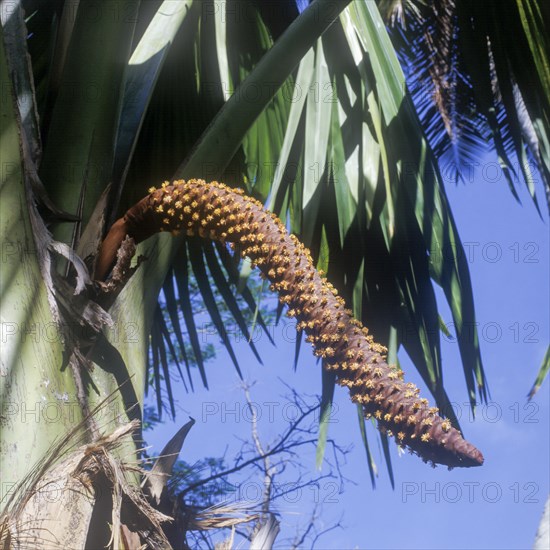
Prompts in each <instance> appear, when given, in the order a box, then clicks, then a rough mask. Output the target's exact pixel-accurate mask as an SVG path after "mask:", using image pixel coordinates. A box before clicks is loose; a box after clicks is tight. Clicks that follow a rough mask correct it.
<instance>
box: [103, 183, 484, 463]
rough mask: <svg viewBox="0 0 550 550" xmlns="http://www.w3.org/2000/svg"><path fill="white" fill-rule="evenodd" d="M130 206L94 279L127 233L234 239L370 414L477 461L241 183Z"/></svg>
mask: <svg viewBox="0 0 550 550" xmlns="http://www.w3.org/2000/svg"><path fill="white" fill-rule="evenodd" d="M149 191H150V194H149V195H147V196H146V197H145V198H144V199H142V200H141V201H140V202H138V203H137V204H136V205H135V206H133V207H132V208H130V210H128V212H127V213H126V215H125V216H124V217H123V218H121V219H120V220H118V221H117V222H116V223H115V224H114V225H113V227H112V228H111V231H110V232H109V234H108V235H107V237H106V238H105V240H104V242H103V244H102V247H101V250H100V253H99V255H98V260H97V264H96V273H95V278H96V279H97V280H104V279H105V277H106V276H107V275H108V273H109V271H110V270H111V268H112V267H113V264H114V262H115V259H116V252H117V250H118V247H119V246H120V244H121V242H122V240H123V239H124V238H125V236H126V235H128V236H130V237H132V238H133V239H134V240H135V241H136V242H141V241H143V240H145V239H147V238H148V237H150V236H151V235H153V234H155V233H157V232H159V231H169V232H172V233H174V234H177V233H179V232H180V231H183V232H185V233H186V234H187V235H190V236H191V235H200V236H202V237H206V238H210V239H213V240H217V241H220V242H222V243H228V244H229V245H231V246H232V247H235V248H236V249H237V251H238V252H239V253H240V254H241V255H242V256H243V257H244V256H247V257H248V258H250V260H251V262H252V264H253V265H256V266H258V268H259V269H260V270H261V272H262V273H263V274H264V275H265V276H266V277H267V278H268V279H269V281H270V282H271V288H272V289H273V290H276V291H277V292H278V293H279V299H280V301H281V302H283V303H285V304H287V305H288V308H289V309H288V315H289V316H290V317H296V319H297V321H298V323H297V329H298V330H304V331H305V332H306V334H307V340H308V341H309V342H310V343H311V344H312V346H313V348H314V353H315V355H317V356H319V357H323V358H324V359H325V364H326V366H327V368H329V369H330V370H333V371H334V372H335V373H336V378H337V381H338V383H339V384H340V385H342V386H346V387H348V388H349V391H350V394H351V399H352V401H354V402H356V403H360V404H361V405H362V407H363V410H364V413H365V416H366V417H367V418H370V417H371V416H374V417H375V418H376V419H377V421H378V426H379V428H380V429H382V430H385V431H386V432H387V433H388V434H390V435H393V436H395V438H396V439H397V442H398V443H399V444H400V445H403V446H407V447H408V448H409V449H410V450H412V451H413V452H415V453H417V454H418V455H420V457H422V458H423V459H424V461H426V462H427V461H431V462H433V463H439V464H445V465H447V466H449V467H455V466H463V467H468V466H479V465H481V464H482V463H483V456H482V454H481V453H480V452H479V451H478V450H477V449H476V448H475V447H474V446H473V445H471V444H470V443H468V442H467V441H465V440H464V439H463V438H462V435H461V434H460V432H459V431H458V430H456V429H455V428H453V427H452V426H451V423H450V422H449V420H447V419H444V418H442V417H441V416H439V415H438V410H437V408H433V407H430V406H429V404H428V401H427V400H426V399H424V398H420V397H419V396H418V394H419V390H418V388H416V387H415V386H414V384H411V383H405V382H404V381H403V379H402V378H403V376H402V374H403V373H402V372H401V371H400V370H398V369H396V368H395V367H391V366H389V365H388V364H387V362H386V359H385V357H386V356H385V353H386V349H385V348H384V347H383V346H381V345H379V344H376V343H375V342H374V341H373V339H372V336H370V335H369V334H368V330H367V328H366V327H363V325H362V324H361V322H360V321H358V320H357V319H354V318H353V317H352V314H351V311H349V310H348V309H346V308H345V303H344V300H343V299H342V298H341V297H340V296H338V292H337V291H336V289H335V288H334V287H333V286H332V285H331V284H330V283H329V282H328V281H327V280H326V279H325V278H324V277H322V276H321V274H320V273H319V272H318V271H317V270H316V269H315V267H314V265H313V262H312V258H311V256H310V254H309V251H308V250H307V249H306V248H305V247H304V245H303V244H302V243H300V241H299V240H298V239H297V238H296V237H295V236H294V235H289V234H288V232H287V230H286V228H285V227H284V225H283V224H282V223H281V221H280V220H279V219H278V218H277V217H276V216H275V215H274V214H270V213H269V212H267V211H266V210H264V208H263V206H262V204H261V203H260V202H259V201H257V200H255V199H252V198H249V197H246V196H244V195H243V193H242V191H240V190H238V189H231V188H229V187H227V186H225V185H223V184H220V183H217V182H212V183H206V182H204V181H203V180H189V181H187V182H186V181H176V182H173V183H172V184H169V183H168V182H165V183H164V184H163V185H162V187H161V188H160V189H154V188H151V189H150V190H149Z"/></svg>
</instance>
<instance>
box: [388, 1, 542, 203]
mask: <svg viewBox="0 0 550 550" xmlns="http://www.w3.org/2000/svg"><path fill="white" fill-rule="evenodd" d="M379 6H380V9H381V11H382V13H383V15H384V16H385V17H386V20H388V21H390V22H393V25H392V26H393V27H394V29H393V31H392V32H391V36H392V39H393V43H394V44H395V45H396V48H397V51H398V54H399V56H400V59H401V61H402V64H403V65H404V66H405V67H407V70H408V73H409V82H410V83H411V84H412V90H413V95H414V100H415V104H416V105H417V107H418V111H419V113H420V116H421V121H422V125H423V126H424V128H425V129H426V131H427V135H428V139H429V141H430V143H431V145H432V147H433V148H434V150H435V152H436V154H437V156H438V157H442V158H444V159H445V163H446V164H448V165H449V166H448V167H447V170H448V172H447V173H448V174H449V175H450V176H452V177H453V178H454V177H456V174H458V175H460V174H462V176H463V177H464V179H468V178H469V177H471V176H468V174H469V173H471V172H470V171H471V168H472V166H475V165H476V164H475V163H476V162H477V161H476V155H477V154H478V153H479V151H480V150H481V149H482V148H483V147H484V146H485V144H486V142H487V141H489V142H490V143H491V144H492V146H493V147H494V149H495V150H496V152H497V154H498V158H499V162H500V165H501V168H502V174H503V175H504V176H505V179H506V180H507V182H508V184H509V186H510V189H511V191H512V193H513V194H514V196H515V197H516V199H518V200H519V197H518V194H517V191H516V186H517V184H518V181H520V180H523V181H524V183H525V185H526V186H527V189H528V192H529V194H530V195H531V197H532V199H533V201H534V202H535V204H536V205H537V208H538V207H539V200H540V199H538V198H537V196H536V192H535V182H536V181H537V177H538V175H539V174H540V177H541V178H542V181H543V186H544V188H545V190H546V199H547V201H548V203H549V205H550V147H549V145H550V140H549V135H548V129H549V128H550V59H549V53H548V52H549V51H550V47H549V46H550V39H549V37H550V8H549V4H548V2H539V1H537V0H504V1H502V0H488V1H486V2H475V1H474V0H471V1H470V0H466V1H457V0H438V1H430V2H422V1H416V0H380V2H379ZM397 21H400V24H399V25H398V24H397V23H396V22H397ZM511 41H513V47H511ZM446 153H448V154H446ZM472 163H473V164H472ZM490 177H491V178H494V177H495V176H494V175H493V174H491V176H490Z"/></svg>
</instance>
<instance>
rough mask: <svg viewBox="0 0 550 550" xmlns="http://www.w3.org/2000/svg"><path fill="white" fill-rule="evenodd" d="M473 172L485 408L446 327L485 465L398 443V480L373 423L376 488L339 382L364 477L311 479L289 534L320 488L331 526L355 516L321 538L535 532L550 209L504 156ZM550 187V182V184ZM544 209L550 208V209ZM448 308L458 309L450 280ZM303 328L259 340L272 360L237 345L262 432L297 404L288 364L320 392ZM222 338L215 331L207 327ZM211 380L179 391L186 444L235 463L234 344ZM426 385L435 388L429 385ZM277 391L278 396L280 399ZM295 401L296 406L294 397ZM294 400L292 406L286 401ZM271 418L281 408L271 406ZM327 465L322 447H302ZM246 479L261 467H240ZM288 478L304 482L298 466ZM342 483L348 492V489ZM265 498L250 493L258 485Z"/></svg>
mask: <svg viewBox="0 0 550 550" xmlns="http://www.w3.org/2000/svg"><path fill="white" fill-rule="evenodd" d="M471 180H472V181H470V182H467V183H466V184H462V183H461V184H458V185H456V184H455V183H454V182H451V181H448V182H446V184H447V185H446V187H447V191H448V195H449V198H450V202H451V205H452V208H453V212H454V214H455V217H456V221H457V225H458V228H459V233H460V236H461V239H462V242H463V244H464V245H465V248H466V253H467V254H468V255H469V265H470V272H471V276H472V280H473V289H474V297H475V303H476V312H477V320H478V322H479V330H480V338H481V349H482V354H483V360H484V364H485V369H486V372H487V377H488V381H489V388H490V391H491V402H490V403H489V404H488V405H482V406H480V407H479V408H478V410H477V414H476V418H475V420H474V419H473V418H472V417H471V414H470V412H469V409H468V406H467V403H466V402H467V394H466V387H465V383H464V379H463V374H462V365H461V362H460V356H459V353H458V349H457V345H456V343H454V342H452V341H450V340H449V339H448V338H446V337H442V352H443V362H444V376H445V385H446V387H447V389H448V393H449V395H450V397H451V400H452V401H453V403H455V404H456V411H457V413H458V415H459V416H460V422H461V425H462V429H463V431H464V433H465V436H466V437H467V439H469V440H470V441H471V442H472V443H474V444H475V445H476V446H478V447H479V448H480V449H481V450H482V452H483V454H484V456H485V464H484V465H483V466H482V467H481V468H475V469H455V470H452V471H448V470H447V469H446V468H444V467H437V468H435V469H432V468H431V467H429V466H428V465H426V464H424V463H423V462H422V461H421V460H420V459H419V458H418V457H415V456H411V455H408V454H405V455H402V456H400V455H399V454H398V451H397V447H396V446H395V445H393V444H392V445H391V452H392V462H393V467H394V474H395V489H394V490H393V489H392V488H391V484H390V481H389V478H388V475H387V471H386V468H385V464H384V460H383V457H382V455H381V450H380V447H379V444H378V438H377V434H376V433H375V431H374V430H370V431H369V432H368V435H369V440H370V442H371V446H372V449H373V453H374V458H375V460H376V463H377V465H378V467H379V476H378V479H377V487H376V489H372V487H371V483H370V478H369V474H368V469H367V462H366V458H365V451H364V448H363V447H362V442H361V438H360V434H359V430H358V425H357V419H356V412H355V408H354V407H353V406H352V405H351V403H350V401H349V399H348V396H347V391H344V390H343V389H341V388H337V390H336V396H335V410H334V413H333V415H332V423H331V428H330V434H329V435H330V436H332V437H334V438H335V439H336V440H337V442H338V443H339V444H340V445H341V446H343V447H347V446H348V445H352V446H353V449H352V451H351V452H350V453H349V455H348V456H347V464H346V465H345V466H343V474H344V475H345V476H346V477H348V478H351V479H353V480H354V481H355V483H356V484H355V485H354V484H351V483H347V484H345V486H344V487H340V486H339V485H337V486H335V484H334V481H332V480H328V481H327V480H325V481H324V482H321V485H320V488H319V492H318V493H317V495H316V497H315V496H314V494H313V491H311V490H309V491H307V490H304V491H302V492H301V493H300V494H298V495H294V497H292V498H289V499H287V500H284V499H283V500H282V501H280V502H279V504H278V506H277V511H278V512H279V513H280V514H281V517H282V522H283V533H282V535H281V536H285V535H286V536H292V534H293V532H294V529H295V528H296V522H298V523H299V522H300V521H301V522H302V523H303V522H305V521H306V519H307V514H308V513H309V511H310V509H311V507H312V504H313V500H314V498H317V500H319V501H321V503H322V505H323V507H322V522H321V523H320V528H321V529H322V528H323V526H325V527H326V526H329V525H331V524H333V523H336V522H338V521H340V522H341V524H342V526H343V528H342V529H337V530H334V531H331V532H329V533H327V534H326V535H325V536H324V537H323V538H321V539H320V540H319V542H318V543H317V545H316V548H388V549H398V548H399V549H406V548H410V549H421V548H422V549H428V548H434V549H435V548H449V549H459V548H480V549H482V548H483V549H489V548H495V549H504V548H506V549H508V548H509V549H512V548H513V549H516V548H517V549H523V548H529V547H531V545H532V542H533V539H534V535H535V532H536V528H537V525H538V522H539V519H540V514H541V512H542V509H543V506H544V502H545V500H546V497H547V495H548V492H549V468H548V465H549V463H550V444H549V438H548V433H550V426H549V424H550V422H549V418H550V414H549V384H548V382H546V383H545V384H544V386H543V387H542V389H541V390H540V391H539V393H538V394H537V395H536V396H535V398H534V399H533V401H532V402H530V403H529V402H527V399H526V395H527V392H528V391H529V389H530V387H531V385H532V382H533V380H534V379H535V376H536V374H537V372H538V369H539V367H540V364H541V361H542V358H543V356H544V353H545V350H546V346H547V345H548V335H549V332H550V326H549V318H548V317H549V316H548V311H549V308H548V304H549V303H550V296H549V285H548V281H549V280H550V276H549V274H550V272H549V252H548V251H549V248H550V247H549V234H548V217H547V215H546V213H545V214H544V220H541V219H540V217H539V216H538V214H537V213H536V210H535V208H534V206H533V204H532V203H531V201H530V198H529V196H528V195H527V193H526V192H525V191H523V186H522V185H521V186H519V188H520V196H521V198H522V201H523V203H524V204H523V206H521V205H519V204H517V203H516V201H515V200H514V198H513V197H512V195H511V193H510V191H509V190H508V188H507V185H506V182H505V181H504V179H503V177H502V174H500V175H499V170H498V168H497V165H496V163H495V159H494V158H493V157H491V156H488V157H486V159H484V161H483V162H481V163H480V165H479V166H478V167H477V168H476V170H475V171H474V173H473V174H472V178H471ZM539 191H540V187H539ZM543 210H544V209H543ZM438 300H439V306H440V311H441V315H442V317H443V319H444V320H445V321H449V320H450V319H451V316H450V312H449V309H448V307H447V306H446V304H445V302H444V300H443V297H442V293H439V292H438ZM292 334H293V333H292V331H291V330H285V329H284V328H283V327H279V328H276V329H275V330H274V336H275V341H276V348H273V346H271V344H269V342H268V341H267V339H266V338H265V337H264V338H261V339H260V340H259V341H258V342H257V345H258V348H259V350H260V354H261V356H262V358H263V359H264V366H261V365H259V364H258V363H257V361H256V360H255V358H254V357H253V355H252V354H251V353H250V351H249V350H248V348H247V345H246V344H245V343H244V342H242V341H241V342H240V343H239V342H236V348H237V350H238V353H239V355H240V357H241V359H242V365H243V366H244V377H245V379H246V380H248V381H255V382H256V384H255V386H254V387H253V389H252V399H253V401H254V402H255V404H256V407H257V410H258V412H259V414H261V415H262V419H261V422H260V428H259V430H260V436H261V438H262V440H263V441H264V442H266V443H268V442H270V441H274V440H275V439H276V438H277V436H278V434H280V433H281V431H282V430H283V429H284V426H285V425H286V424H285V421H286V420H288V418H289V417H290V416H291V413H289V412H288V411H290V409H289V408H288V407H289V406H288V405H285V404H286V401H285V400H284V399H282V398H281V395H283V394H285V393H288V391H287V389H286V388H285V387H284V386H283V385H282V383H281V382H280V380H279V377H280V378H281V379H283V380H284V381H285V382H286V383H287V384H289V385H290V386H292V387H294V388H296V389H297V390H298V391H300V392H303V393H304V394H309V395H312V394H319V393H320V391H321V383H320V368H319V366H318V365H317V364H316V361H315V358H314V357H313V356H312V355H311V354H310V353H309V350H308V347H307V346H305V345H304V346H303V348H302V353H301V360H300V363H299V366H298V370H297V372H296V373H294V371H293V368H292V364H293V355H294V344H293V343H292V342H291V339H292ZM206 338H211V339H212V340H211V341H212V342H213V343H217V337H216V336H213V335H212V336H206ZM400 361H401V363H402V365H403V368H404V370H405V372H406V373H407V378H408V379H410V380H411V381H413V382H415V383H417V384H418V385H419V386H420V387H421V388H424V386H423V383H422V381H421V380H420V379H419V377H418V375H417V374H416V371H415V370H414V367H412V366H411V365H410V362H409V361H408V358H407V357H406V355H404V354H401V355H400ZM207 372H208V378H209V381H210V386H211V390H210V391H206V390H203V389H200V388H199V389H197V391H196V393H194V394H185V393H184V391H183V388H181V391H180V393H179V396H180V398H179V411H178V415H179V416H178V422H179V424H180V425H181V423H184V422H185V421H186V420H187V415H191V416H193V417H194V418H195V419H196V420H197V424H196V425H195V426H194V427H193V429H192V431H191V433H190V435H189V437H188V440H187V441H186V444H185V446H184V449H183V452H182V458H184V459H185V460H186V461H188V462H193V461H195V460H199V459H201V458H203V457H205V456H221V455H223V454H224V453H225V455H226V457H227V459H228V462H229V463H231V457H232V456H233V453H235V452H237V451H238V450H239V448H240V446H241V441H240V440H239V439H238V438H241V439H242V438H248V437H250V426H251V424H250V421H249V417H248V415H247V410H246V407H245V404H244V398H243V393H242V390H241V389H240V388H239V382H238V378H237V376H236V373H235V370H234V368H233V366H232V365H231V363H230V360H229V357H228V355H227V353H226V352H225V351H224V350H223V349H220V350H219V352H218V357H217V359H216V360H215V361H213V362H212V363H211V364H209V365H208V369H207ZM423 393H424V394H426V395H427V394H428V392H427V391H426V390H425V389H424V391H423ZM273 403H276V404H275V405H274V404H273ZM285 406H286V409H285ZM285 411H286V412H285ZM270 417H271V418H270ZM175 429H176V426H174V425H172V424H171V423H166V424H165V425H163V426H160V427H159V428H158V429H157V430H155V431H154V432H152V433H151V432H149V433H147V439H148V441H149V442H150V443H151V444H153V445H154V448H153V452H155V451H156V452H160V450H161V448H162V446H163V444H164V443H165V442H166V441H167V439H168V438H169V437H170V436H171V435H172V434H173V432H174V431H175ZM300 459H301V460H302V462H303V464H304V465H305V467H306V469H309V470H308V471H309V472H310V473H314V472H313V470H314V468H315V455H314V449H313V448H312V449H311V451H305V452H303V454H302V455H301V456H300ZM235 481H237V484H241V489H242V488H243V487H245V486H246V484H247V483H248V484H249V485H250V483H256V484H257V485H258V484H259V483H260V481H261V480H260V478H257V479H256V481H252V480H250V479H248V480H246V479H240V480H239V478H235ZM282 481H285V482H288V483H292V479H285V478H283V479H282ZM340 490H342V493H341V494H339V491H340ZM248 496H249V497H251V498H252V496H251V494H250V493H249V494H248Z"/></svg>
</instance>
